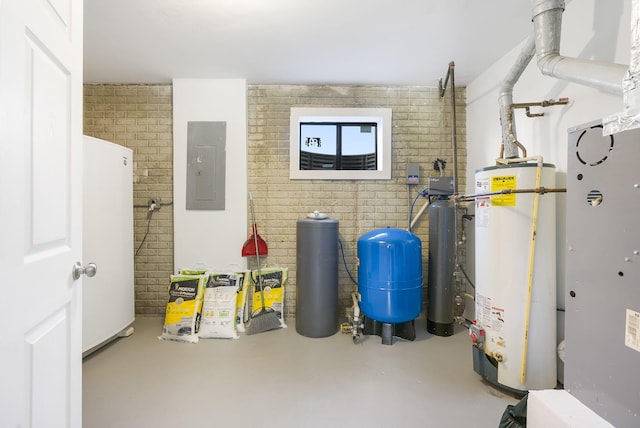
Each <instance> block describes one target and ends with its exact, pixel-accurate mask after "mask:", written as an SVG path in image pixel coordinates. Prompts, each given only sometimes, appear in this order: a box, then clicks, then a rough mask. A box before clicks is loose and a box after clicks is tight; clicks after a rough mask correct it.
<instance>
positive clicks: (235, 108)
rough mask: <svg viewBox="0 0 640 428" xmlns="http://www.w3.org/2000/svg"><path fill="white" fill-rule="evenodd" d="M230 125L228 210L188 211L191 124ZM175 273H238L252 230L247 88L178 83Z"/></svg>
mask: <svg viewBox="0 0 640 428" xmlns="http://www.w3.org/2000/svg"><path fill="white" fill-rule="evenodd" d="M191 121H223V122H227V139H226V177H225V183H226V184H225V186H226V188H225V209H224V210H221V211H194V210H189V211H187V209H186V184H187V175H186V171H187V122H191ZM173 174H174V177H173V183H174V184H173V201H174V205H173V213H174V234H175V237H174V268H175V270H176V271H177V270H179V269H182V268H189V267H196V266H205V267H207V268H211V269H222V270H230V269H233V270H237V269H244V268H245V267H246V259H244V258H243V257H242V256H241V249H242V244H243V243H244V241H245V240H246V239H247V237H248V236H249V232H250V231H249V230H248V229H247V198H248V196H247V84H246V81H245V80H244V79H173Z"/></svg>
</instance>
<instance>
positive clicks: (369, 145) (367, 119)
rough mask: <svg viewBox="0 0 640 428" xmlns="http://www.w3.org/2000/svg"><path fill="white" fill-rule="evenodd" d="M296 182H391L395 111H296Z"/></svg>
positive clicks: (293, 160)
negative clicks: (308, 180)
mask: <svg viewBox="0 0 640 428" xmlns="http://www.w3.org/2000/svg"><path fill="white" fill-rule="evenodd" d="M290 130H291V141H290V148H291V152H290V178H292V179H335V180H341V179H342V180H353V179H362V180H366V179H369V180H376V179H390V178H391V109H369V108H292V109H291V122H290Z"/></svg>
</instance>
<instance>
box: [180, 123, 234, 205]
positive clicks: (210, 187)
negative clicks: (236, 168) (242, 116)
mask: <svg viewBox="0 0 640 428" xmlns="http://www.w3.org/2000/svg"><path fill="white" fill-rule="evenodd" d="M226 139H227V123H226V122H188V123H187V209H188V210H224V207H225V182H224V178H225V169H226V168H225V163H226V155H225V143H226Z"/></svg>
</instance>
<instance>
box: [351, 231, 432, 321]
mask: <svg viewBox="0 0 640 428" xmlns="http://www.w3.org/2000/svg"><path fill="white" fill-rule="evenodd" d="M358 261H359V264H358V292H359V293H360V296H361V302H360V310H361V311H362V312H363V313H364V314H365V315H366V316H367V317H368V318H371V319H373V320H376V321H378V322H383V323H392V324H397V323H403V322H407V321H411V320H413V319H415V318H417V317H418V315H420V312H421V310H422V241H420V238H418V237H417V236H416V235H414V234H413V233H411V232H408V231H406V230H401V229H393V228H386V229H376V230H372V231H371V232H368V233H365V234H364V235H362V236H361V237H360V238H359V239H358Z"/></svg>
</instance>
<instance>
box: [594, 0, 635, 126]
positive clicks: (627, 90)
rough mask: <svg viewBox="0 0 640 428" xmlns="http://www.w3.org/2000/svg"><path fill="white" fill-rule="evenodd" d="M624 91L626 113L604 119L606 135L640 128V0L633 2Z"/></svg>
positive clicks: (623, 83)
mask: <svg viewBox="0 0 640 428" xmlns="http://www.w3.org/2000/svg"><path fill="white" fill-rule="evenodd" d="M622 89H623V102H624V111H622V112H621V113H618V114H614V115H611V116H608V117H605V118H603V119H602V123H603V125H604V129H603V134H604V135H611V134H615V133H617V132H622V131H626V130H630V129H636V128H640V0H633V1H632V2H631V60H630V62H629V69H628V70H627V73H626V74H625V76H624V80H623V81H622Z"/></svg>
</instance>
